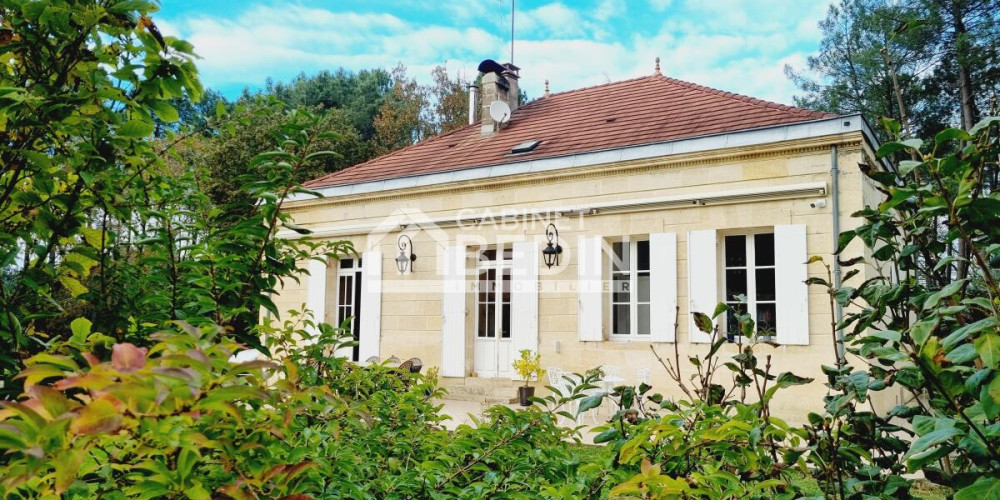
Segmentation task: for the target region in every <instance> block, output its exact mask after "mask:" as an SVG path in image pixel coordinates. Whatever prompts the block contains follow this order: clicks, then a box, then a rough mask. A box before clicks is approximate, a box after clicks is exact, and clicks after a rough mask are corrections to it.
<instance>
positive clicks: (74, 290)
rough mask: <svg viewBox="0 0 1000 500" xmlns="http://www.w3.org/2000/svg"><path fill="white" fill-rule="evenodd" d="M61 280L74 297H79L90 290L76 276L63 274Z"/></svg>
mask: <svg viewBox="0 0 1000 500" xmlns="http://www.w3.org/2000/svg"><path fill="white" fill-rule="evenodd" d="M59 282H60V283H62V285H63V286H64V287H66V290H68V291H69V293H70V295H72V296H73V297H74V298H76V297H79V296H81V295H83V294H85V293H87V292H88V291H89V290H88V289H87V287H85V286H83V283H80V281H79V280H77V279H76V278H72V277H69V276H66V275H62V276H60V277H59Z"/></svg>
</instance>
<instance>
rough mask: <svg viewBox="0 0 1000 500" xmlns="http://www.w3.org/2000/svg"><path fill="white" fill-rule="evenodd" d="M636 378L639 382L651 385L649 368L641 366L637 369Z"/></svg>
mask: <svg viewBox="0 0 1000 500" xmlns="http://www.w3.org/2000/svg"><path fill="white" fill-rule="evenodd" d="M635 380H636V382H637V383H639V384H646V385H649V368H639V369H638V370H636V371H635Z"/></svg>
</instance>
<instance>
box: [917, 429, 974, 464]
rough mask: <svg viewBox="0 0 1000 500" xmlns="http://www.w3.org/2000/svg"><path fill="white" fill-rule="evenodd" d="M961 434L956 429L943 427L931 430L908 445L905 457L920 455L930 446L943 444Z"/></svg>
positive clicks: (960, 431)
mask: <svg viewBox="0 0 1000 500" xmlns="http://www.w3.org/2000/svg"><path fill="white" fill-rule="evenodd" d="M961 434H962V430H961V429H959V428H957V427H943V428H940V429H936V430H933V431H931V432H928V433H927V434H924V435H923V436H920V437H919V438H917V439H916V440H915V441H913V444H911V445H910V449H909V451H907V452H906V456H907V457H910V456H913V455H916V454H917V453H920V452H922V451H924V450H926V449H928V448H930V447H932V446H937V445H939V444H942V443H945V442H947V441H948V440H950V439H952V438H954V437H955V436H960V435H961Z"/></svg>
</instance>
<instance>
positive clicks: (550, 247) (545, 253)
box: [542, 224, 562, 269]
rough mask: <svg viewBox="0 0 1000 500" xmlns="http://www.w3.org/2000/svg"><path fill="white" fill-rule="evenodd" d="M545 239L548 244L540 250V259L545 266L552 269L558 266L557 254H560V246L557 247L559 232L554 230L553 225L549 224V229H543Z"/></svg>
mask: <svg viewBox="0 0 1000 500" xmlns="http://www.w3.org/2000/svg"><path fill="white" fill-rule="evenodd" d="M545 237H546V238H548V240H549V243H548V244H547V245H545V249H543V250H542V258H544V259H545V265H546V266H549V269H552V266H558V265H559V254H561V253H562V246H560V245H559V230H558V229H556V225H555V224H549V227H547V228H545Z"/></svg>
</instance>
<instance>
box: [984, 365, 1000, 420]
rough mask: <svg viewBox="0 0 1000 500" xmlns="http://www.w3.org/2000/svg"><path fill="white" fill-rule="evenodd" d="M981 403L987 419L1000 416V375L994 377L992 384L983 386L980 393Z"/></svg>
mask: <svg viewBox="0 0 1000 500" xmlns="http://www.w3.org/2000/svg"><path fill="white" fill-rule="evenodd" d="M979 401H980V402H981V403H982V406H983V411H984V412H985V413H986V417H987V418H990V419H994V418H996V417H997V415H998V414H1000V375H997V376H994V377H993V381H992V382H990V383H989V384H988V385H984V386H983V388H982V389H981V390H980V391H979Z"/></svg>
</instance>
